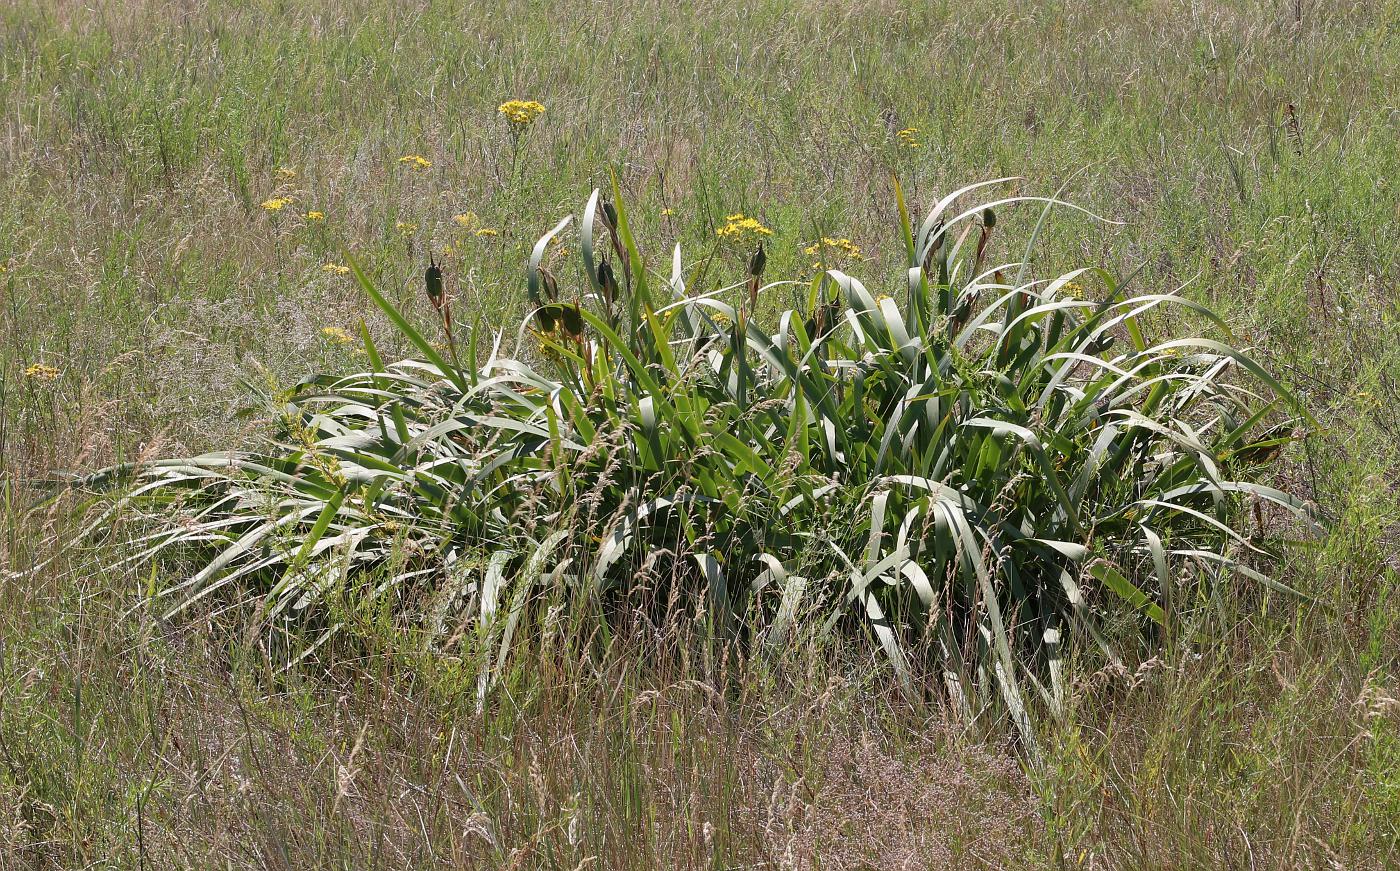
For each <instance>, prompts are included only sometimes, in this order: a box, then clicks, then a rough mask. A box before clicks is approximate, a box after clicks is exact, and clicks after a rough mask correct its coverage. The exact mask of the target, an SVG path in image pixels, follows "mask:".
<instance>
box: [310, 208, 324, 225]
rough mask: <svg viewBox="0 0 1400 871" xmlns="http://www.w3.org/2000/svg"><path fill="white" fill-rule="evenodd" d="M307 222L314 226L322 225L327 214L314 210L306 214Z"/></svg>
mask: <svg viewBox="0 0 1400 871" xmlns="http://www.w3.org/2000/svg"><path fill="white" fill-rule="evenodd" d="M306 220H308V221H310V222H311V223H313V224H317V223H320V222H322V221H324V220H326V213H325V212H318V211H316V210H315V209H312V210H311V211H309V212H307V213H306Z"/></svg>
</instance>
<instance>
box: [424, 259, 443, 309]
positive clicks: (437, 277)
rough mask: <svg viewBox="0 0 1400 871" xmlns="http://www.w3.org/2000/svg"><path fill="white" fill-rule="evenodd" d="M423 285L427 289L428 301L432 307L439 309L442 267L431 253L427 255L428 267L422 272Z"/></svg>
mask: <svg viewBox="0 0 1400 871" xmlns="http://www.w3.org/2000/svg"><path fill="white" fill-rule="evenodd" d="M423 285H424V287H425V288H426V289H427V291H428V302H430V303H432V304H433V308H435V309H441V308H442V301H443V296H444V292H443V287H442V267H441V266H438V265H437V261H436V260H434V259H433V255H432V254H429V255H428V268H427V269H426V270H425V271H424V272H423Z"/></svg>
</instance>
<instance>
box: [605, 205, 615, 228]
mask: <svg viewBox="0 0 1400 871" xmlns="http://www.w3.org/2000/svg"><path fill="white" fill-rule="evenodd" d="M603 220H604V221H606V222H607V225H608V229H610V230H615V229H617V209H615V208H613V204H612V203H610V202H608V201H607V200H603Z"/></svg>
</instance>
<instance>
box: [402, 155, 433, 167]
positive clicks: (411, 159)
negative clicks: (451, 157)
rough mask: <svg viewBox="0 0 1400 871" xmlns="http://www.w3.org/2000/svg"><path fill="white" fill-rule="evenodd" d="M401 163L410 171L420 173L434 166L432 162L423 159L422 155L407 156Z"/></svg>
mask: <svg viewBox="0 0 1400 871" xmlns="http://www.w3.org/2000/svg"><path fill="white" fill-rule="evenodd" d="M399 163H402V164H403V165H404V166H406V167H408V168H409V169H413V170H418V171H422V170H425V169H428V168H429V167H431V166H432V165H433V162H432V161H431V160H429V159H428V158H426V157H423V156H422V155H421V154H405V155H404V156H403V157H400V158H399Z"/></svg>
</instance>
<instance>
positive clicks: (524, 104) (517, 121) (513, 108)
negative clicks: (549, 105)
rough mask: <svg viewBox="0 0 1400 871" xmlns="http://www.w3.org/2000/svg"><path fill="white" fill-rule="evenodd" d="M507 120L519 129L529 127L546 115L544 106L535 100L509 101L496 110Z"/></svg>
mask: <svg viewBox="0 0 1400 871" xmlns="http://www.w3.org/2000/svg"><path fill="white" fill-rule="evenodd" d="M496 111H498V112H500V113H501V114H502V115H504V116H506V120H507V121H509V122H510V123H511V124H512V125H514V126H515V127H518V128H524V127H529V126H530V125H531V124H533V123H535V119H536V118H538V117H540V115H542V114H544V104H542V103H537V102H535V101H534V100H507V101H505V102H504V103H502V104H501V105H500V106H498V107H497V108H496Z"/></svg>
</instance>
